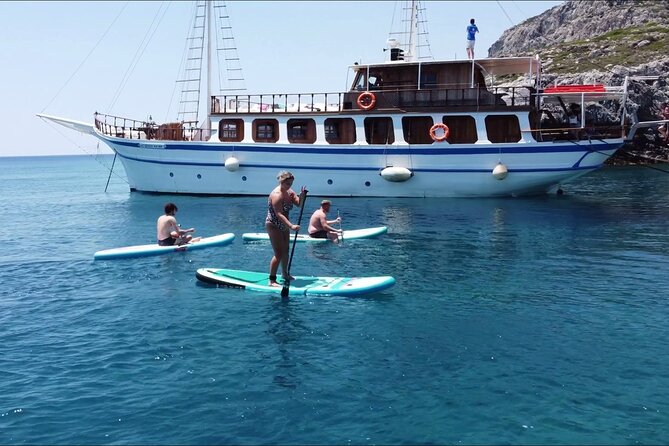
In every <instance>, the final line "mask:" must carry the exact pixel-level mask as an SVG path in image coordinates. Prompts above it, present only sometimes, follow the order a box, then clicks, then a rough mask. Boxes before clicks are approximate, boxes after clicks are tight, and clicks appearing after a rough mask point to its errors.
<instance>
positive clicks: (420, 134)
mask: <svg viewBox="0 0 669 446" xmlns="http://www.w3.org/2000/svg"><path fill="white" fill-rule="evenodd" d="M432 124H434V122H433V120H432V118H431V117H430V116H412V117H407V118H402V130H403V131H404V140H405V141H406V142H408V143H409V144H432V143H433V142H434V141H432V138H431V137H430V127H432Z"/></svg>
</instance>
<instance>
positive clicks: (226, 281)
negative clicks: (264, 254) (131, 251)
mask: <svg viewBox="0 0 669 446" xmlns="http://www.w3.org/2000/svg"><path fill="white" fill-rule="evenodd" d="M195 276H196V277H197V278H198V279H199V280H201V281H202V282H206V283H210V284H214V285H219V286H222V287H228V288H242V289H246V290H252V291H263V292H267V293H277V294H279V293H281V289H282V288H283V287H282V286H278V287H272V286H269V274H267V273H260V272H254V271H240V270H235V269H220V268H200V269H198V270H197V272H196V273H195ZM279 280H281V279H279ZM393 285H395V278H394V277H392V276H378V277H310V276H296V277H295V280H291V281H290V289H289V293H288V294H289V295H290V296H356V295H360V294H367V293H374V292H377V291H381V290H385V289H386V288H390V287H391V286H393Z"/></svg>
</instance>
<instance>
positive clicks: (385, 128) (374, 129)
mask: <svg viewBox="0 0 669 446" xmlns="http://www.w3.org/2000/svg"><path fill="white" fill-rule="evenodd" d="M365 140H366V141H367V144H392V143H394V142H395V131H394V130H393V120H392V119H390V118H365Z"/></svg>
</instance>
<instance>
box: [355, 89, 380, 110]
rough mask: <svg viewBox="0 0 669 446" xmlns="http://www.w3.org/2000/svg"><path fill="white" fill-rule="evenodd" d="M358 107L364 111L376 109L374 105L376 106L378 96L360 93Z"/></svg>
mask: <svg viewBox="0 0 669 446" xmlns="http://www.w3.org/2000/svg"><path fill="white" fill-rule="evenodd" d="M357 103H358V107H360V108H361V109H363V110H371V109H373V108H374V105H376V96H374V93H372V92H369V91H365V92H363V93H360V95H359V96H358V100H357Z"/></svg>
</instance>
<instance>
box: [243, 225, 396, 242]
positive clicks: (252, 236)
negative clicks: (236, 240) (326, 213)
mask: <svg viewBox="0 0 669 446" xmlns="http://www.w3.org/2000/svg"><path fill="white" fill-rule="evenodd" d="M386 232H388V227H387V226H379V227H377V228H365V229H353V230H348V229H347V230H344V232H343V235H340V236H339V237H340V239H343V240H344V241H346V240H356V239H365V238H372V237H376V236H378V235H381V234H385V233H386ZM294 238H295V234H291V235H290V241H291V243H292V241H293V239H294ZM242 240H244V241H246V242H250V241H259V240H269V235H268V234H267V233H266V232H246V233H244V234H242ZM297 241H298V242H329V241H330V239H328V238H313V237H309V234H297Z"/></svg>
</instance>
